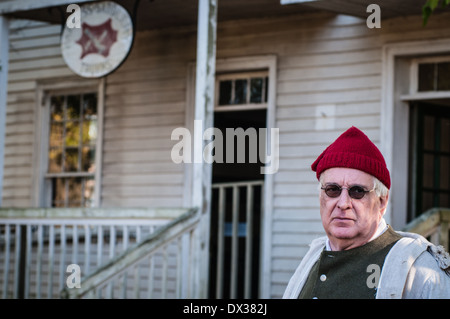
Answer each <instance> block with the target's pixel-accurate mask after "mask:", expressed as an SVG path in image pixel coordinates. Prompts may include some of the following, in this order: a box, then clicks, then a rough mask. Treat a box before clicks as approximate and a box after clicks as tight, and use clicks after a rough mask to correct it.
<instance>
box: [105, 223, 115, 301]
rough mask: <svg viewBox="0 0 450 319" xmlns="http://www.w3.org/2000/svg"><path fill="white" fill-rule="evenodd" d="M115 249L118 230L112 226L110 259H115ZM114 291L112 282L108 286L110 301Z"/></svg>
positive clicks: (110, 231) (110, 229) (110, 232)
mask: <svg viewBox="0 0 450 319" xmlns="http://www.w3.org/2000/svg"><path fill="white" fill-rule="evenodd" d="M115 249H116V228H115V227H114V226H111V227H110V228H109V258H110V259H111V258H113V257H114V255H115V252H114V251H115ZM113 291H114V284H113V282H110V283H109V284H108V296H107V298H108V299H112V298H113Z"/></svg>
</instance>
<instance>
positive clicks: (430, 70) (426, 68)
mask: <svg viewBox="0 0 450 319" xmlns="http://www.w3.org/2000/svg"><path fill="white" fill-rule="evenodd" d="M434 69H435V63H422V64H419V91H434V80H435V72H434Z"/></svg>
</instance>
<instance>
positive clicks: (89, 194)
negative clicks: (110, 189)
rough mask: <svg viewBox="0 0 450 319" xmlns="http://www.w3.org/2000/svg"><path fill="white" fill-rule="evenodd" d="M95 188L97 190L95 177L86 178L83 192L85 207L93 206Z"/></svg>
mask: <svg viewBox="0 0 450 319" xmlns="http://www.w3.org/2000/svg"><path fill="white" fill-rule="evenodd" d="M94 190H95V180H94V179H93V178H88V179H86V180H85V184H84V193H83V200H84V207H93V205H94Z"/></svg>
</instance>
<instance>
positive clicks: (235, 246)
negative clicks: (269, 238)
mask: <svg viewBox="0 0 450 319" xmlns="http://www.w3.org/2000/svg"><path fill="white" fill-rule="evenodd" d="M238 257H239V188H238V186H233V211H232V234H231V287H230V295H231V299H235V298H237V288H238V287H237V285H238V263H239V259H238Z"/></svg>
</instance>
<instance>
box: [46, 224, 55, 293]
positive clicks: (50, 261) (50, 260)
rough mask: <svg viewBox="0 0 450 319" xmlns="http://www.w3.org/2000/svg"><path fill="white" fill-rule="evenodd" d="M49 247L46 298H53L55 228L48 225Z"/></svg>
mask: <svg viewBox="0 0 450 319" xmlns="http://www.w3.org/2000/svg"><path fill="white" fill-rule="evenodd" d="M49 227H50V229H49V246H48V266H49V267H48V268H49V270H48V290H47V296H48V298H52V297H53V269H54V264H55V258H54V257H55V255H54V250H55V226H54V225H50V226H49Z"/></svg>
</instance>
